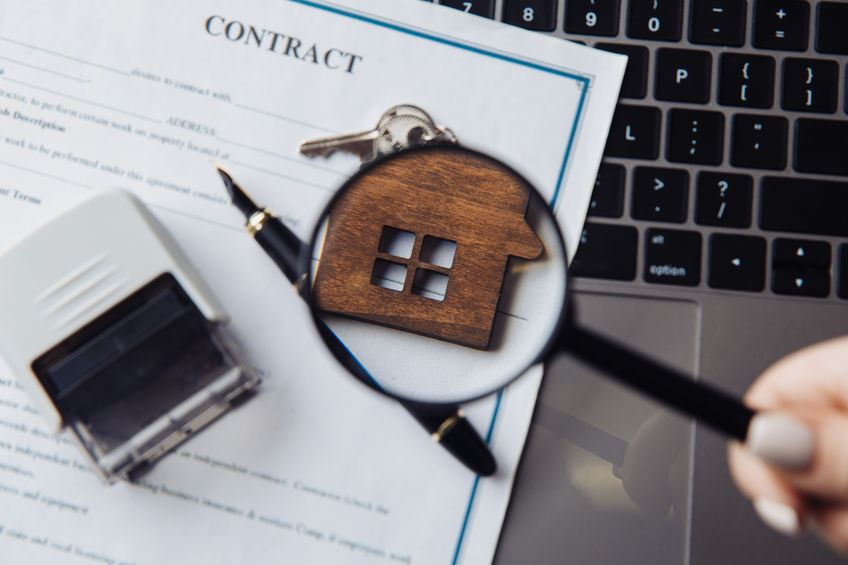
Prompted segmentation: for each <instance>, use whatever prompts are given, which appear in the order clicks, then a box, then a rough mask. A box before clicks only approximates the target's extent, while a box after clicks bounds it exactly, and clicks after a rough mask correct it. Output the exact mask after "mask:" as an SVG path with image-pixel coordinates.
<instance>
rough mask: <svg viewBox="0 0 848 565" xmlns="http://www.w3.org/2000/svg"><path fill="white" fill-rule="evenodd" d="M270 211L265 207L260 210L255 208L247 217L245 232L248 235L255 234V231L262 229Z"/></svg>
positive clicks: (269, 216) (269, 215)
mask: <svg viewBox="0 0 848 565" xmlns="http://www.w3.org/2000/svg"><path fill="white" fill-rule="evenodd" d="M271 217H272V216H271V213H270V212H269V211H268V209H267V208H263V209H261V210H257V211H256V212H254V213H253V214H251V215H250V217H249V218H248V219H247V224H246V227H247V233H249V234H250V235H256V232H258V231H259V230H261V229H262V226H264V225H265V222H266V221H268V219H269V218H271Z"/></svg>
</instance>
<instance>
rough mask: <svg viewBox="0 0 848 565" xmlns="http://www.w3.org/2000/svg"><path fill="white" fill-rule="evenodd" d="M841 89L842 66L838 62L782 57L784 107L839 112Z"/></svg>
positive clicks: (805, 110) (781, 104) (804, 110)
mask: <svg viewBox="0 0 848 565" xmlns="http://www.w3.org/2000/svg"><path fill="white" fill-rule="evenodd" d="M838 90H839V65H838V64H837V63H836V61H825V60H821V59H796V58H792V57H787V58H786V59H784V60H783V99H782V100H781V103H780V106H781V108H783V109H784V110H801V111H802V112H826V113H831V114H832V113H833V112H835V111H836V104H837V91H838Z"/></svg>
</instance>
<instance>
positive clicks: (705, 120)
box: [666, 109, 724, 165]
mask: <svg viewBox="0 0 848 565" xmlns="http://www.w3.org/2000/svg"><path fill="white" fill-rule="evenodd" d="M723 153H724V114H721V113H719V112H708V111H705V110H680V109H674V110H669V112H668V151H667V152H666V156H667V157H668V160H669V161H674V162H676V163H699V164H702V165H718V164H720V163H721V160H722V155H723Z"/></svg>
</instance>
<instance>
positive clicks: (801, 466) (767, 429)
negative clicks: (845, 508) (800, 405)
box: [745, 408, 848, 502]
mask: <svg viewBox="0 0 848 565" xmlns="http://www.w3.org/2000/svg"><path fill="white" fill-rule="evenodd" d="M745 444H746V446H747V447H748V449H749V450H750V451H751V452H753V453H754V454H756V455H758V456H759V457H761V458H762V459H763V460H764V461H766V462H767V463H769V464H771V465H772V467H773V468H774V469H775V470H776V471H778V473H779V474H780V475H781V477H782V478H783V480H784V481H785V482H786V483H787V484H788V485H790V486H791V487H793V488H794V489H796V490H797V491H798V492H799V493H801V494H803V495H805V496H812V497H816V498H820V499H824V500H827V501H832V502H848V415H846V414H844V413H843V412H840V411H836V410H833V409H829V408H820V409H818V410H815V411H813V410H804V411H798V410H793V411H792V412H791V413H786V412H782V413H769V412H766V413H760V414H758V415H757V416H755V417H754V419H753V420H752V421H751V426H750V427H749V431H748V437H747V438H746V442H745Z"/></svg>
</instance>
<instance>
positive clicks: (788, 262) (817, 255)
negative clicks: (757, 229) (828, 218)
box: [771, 237, 830, 269]
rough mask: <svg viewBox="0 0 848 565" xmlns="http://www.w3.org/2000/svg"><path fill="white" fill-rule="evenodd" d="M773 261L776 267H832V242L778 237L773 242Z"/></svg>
mask: <svg viewBox="0 0 848 565" xmlns="http://www.w3.org/2000/svg"><path fill="white" fill-rule="evenodd" d="M771 262H772V265H774V266H775V267H810V268H817V269H830V244H829V243H828V242H826V241H810V240H809V239H789V238H786V237H778V238H776V239H775V240H774V242H773V243H772V255H771Z"/></svg>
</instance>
